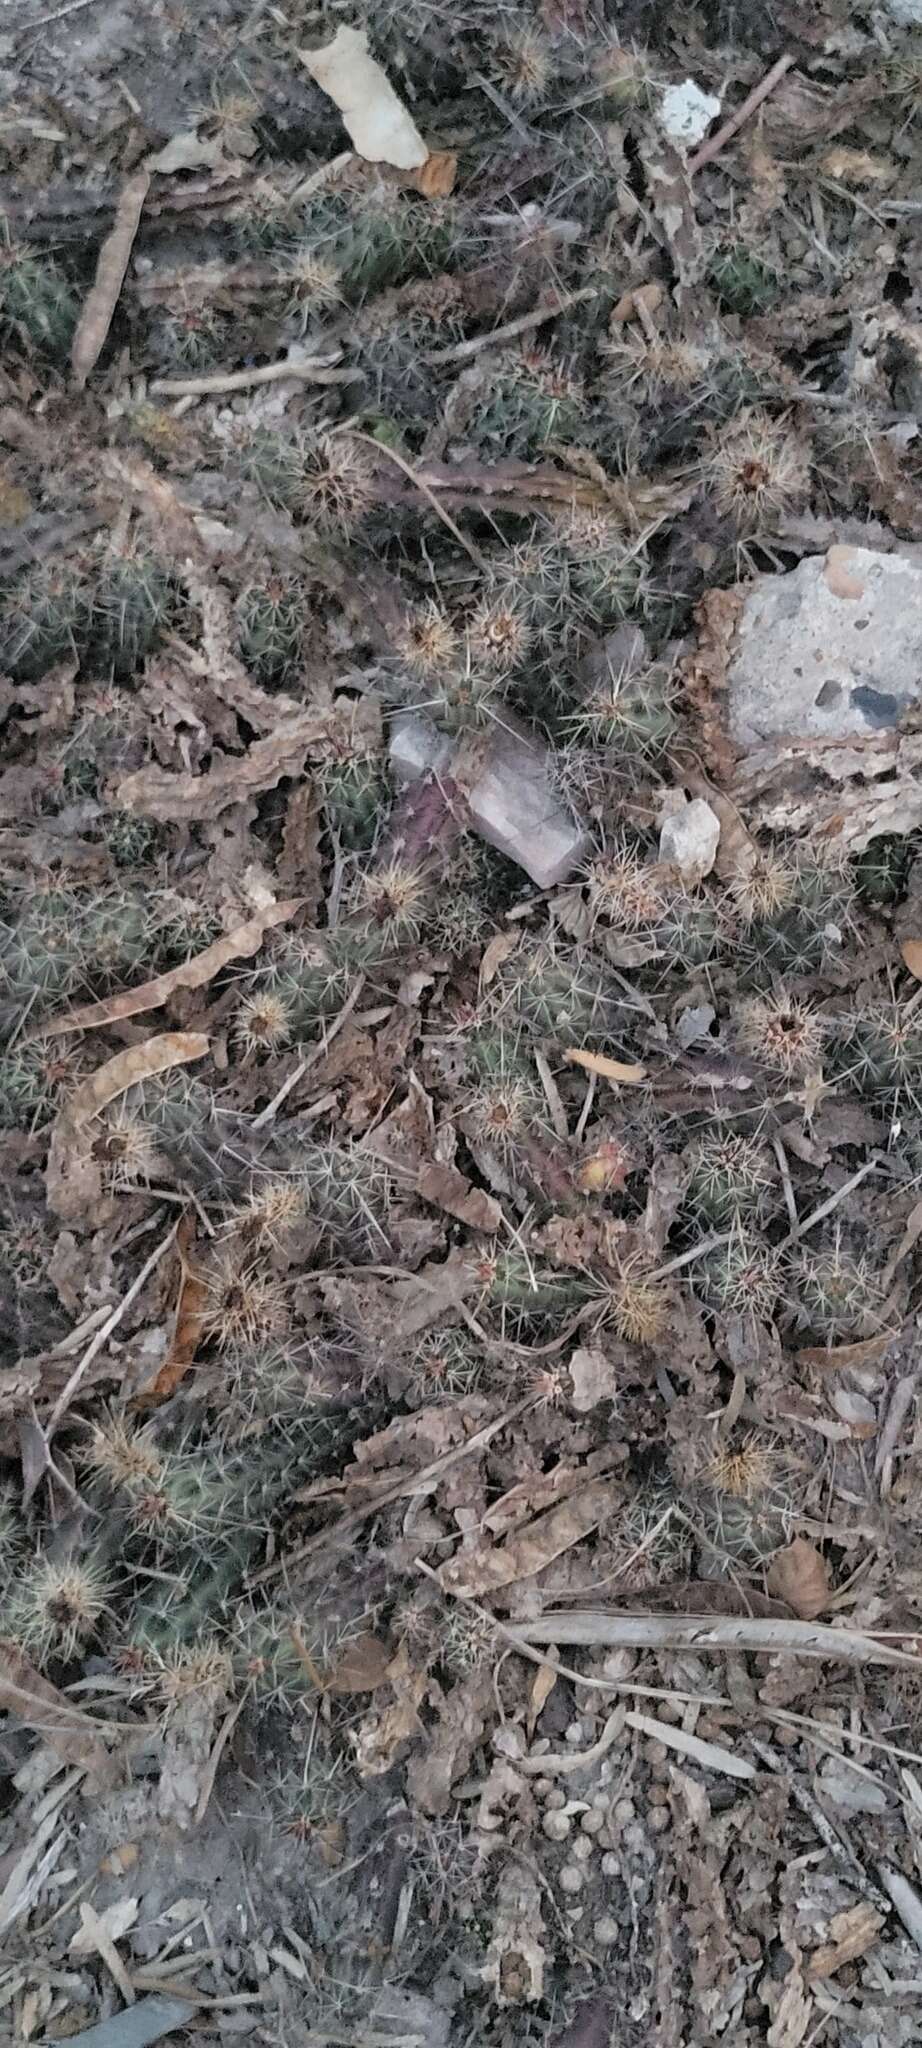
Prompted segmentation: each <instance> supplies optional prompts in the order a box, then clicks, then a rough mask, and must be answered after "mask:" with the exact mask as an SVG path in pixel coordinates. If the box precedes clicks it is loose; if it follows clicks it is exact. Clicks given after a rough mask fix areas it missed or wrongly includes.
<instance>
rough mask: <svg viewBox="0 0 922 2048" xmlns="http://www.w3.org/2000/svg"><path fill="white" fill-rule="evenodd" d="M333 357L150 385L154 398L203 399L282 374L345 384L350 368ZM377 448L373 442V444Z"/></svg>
mask: <svg viewBox="0 0 922 2048" xmlns="http://www.w3.org/2000/svg"><path fill="white" fill-rule="evenodd" d="M338 360H339V350H337V352H336V355H335V356H309V357H308V358H307V359H306V360H305V361H304V362H302V363H299V362H298V361H297V359H295V360H294V361H290V360H289V359H288V357H287V356H283V357H282V360H281V362H278V363H264V364H263V367H262V369H261V370H225V371H221V370H215V371H214V372H213V374H212V375H211V376H210V377H155V378H154V381H153V383H152V385H151V387H150V389H151V394H152V396H153V397H155V398H207V397H208V394H209V392H212V391H250V390H252V388H253V386H254V385H256V384H281V383H283V382H284V379H285V378H286V377H294V378H300V380H301V382H302V384H348V383H349V382H350V380H351V378H352V377H354V375H355V372H354V370H333V369H330V368H328V367H327V366H328V365H329V364H330V363H334V362H338ZM375 446H376V447H377V442H376V443H375Z"/></svg>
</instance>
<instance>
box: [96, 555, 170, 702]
mask: <svg viewBox="0 0 922 2048" xmlns="http://www.w3.org/2000/svg"><path fill="white" fill-rule="evenodd" d="M173 609H174V598H173V594H172V592H171V589H170V584H169V580H168V578H167V576H166V574H165V572H164V570H163V569H162V568H161V567H160V564H159V563H158V562H157V561H156V560H155V559H154V557H153V556H152V555H145V554H143V553H142V552H140V551H139V550H138V549H127V550H126V551H125V552H124V553H123V554H121V555H119V554H110V555H109V556H108V557H107V558H106V559H105V560H104V561H103V563H102V565H101V566H100V569H99V572H98V574H97V575H96V577H95V580H94V582H93V588H92V598H91V603H90V621H89V644H88V648H87V656H88V658H89V659H91V660H92V661H93V662H94V663H95V664H96V665H97V666H99V667H102V668H111V670H112V672H113V674H114V675H116V676H120V677H129V676H134V675H135V673H136V671H137V669H138V667H139V666H140V663H141V662H142V661H143V660H144V657H145V655H148V654H150V653H151V651H152V649H153V648H155V647H156V646H157V644H158V642H159V640H160V639H161V636H162V634H163V633H164V631H165V630H166V627H167V626H168V625H169V622H170V616H171V613H172V611H173Z"/></svg>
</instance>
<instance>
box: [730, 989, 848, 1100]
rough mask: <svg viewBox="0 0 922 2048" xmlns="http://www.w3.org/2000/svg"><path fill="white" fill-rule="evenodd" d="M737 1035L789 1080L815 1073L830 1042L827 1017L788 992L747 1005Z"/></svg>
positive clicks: (757, 1056)
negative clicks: (827, 1039)
mask: <svg viewBox="0 0 922 2048" xmlns="http://www.w3.org/2000/svg"><path fill="white" fill-rule="evenodd" d="M736 1032H737V1037H738V1040H739V1044H740V1046H741V1047H742V1049H743V1051H744V1052H747V1053H748V1054H749V1055H750V1057H751V1058H752V1059H756V1060H761V1061H762V1063H763V1065H764V1066H766V1067H770V1068H772V1069H773V1071H774V1072H775V1073H778V1074H782V1075H783V1076H784V1078H785V1080H793V1079H795V1078H796V1077H797V1076H800V1075H803V1074H810V1073H815V1072H816V1070H817V1068H818V1067H819V1064H820V1060H821V1058H822V1053H823V1047H824V1045H825V1042H826V1027H825V1023H824V1020H823V1018H822V1017H821V1016H820V1015H819V1014H818V1012H817V1011H816V1010H814V1009H812V1008H811V1006H810V1004H809V1003H807V1002H803V1001H802V1000H801V999H800V998H799V997H797V996H788V995H787V994H786V993H785V992H784V990H780V991H779V992H778V993H777V994H775V995H770V996H758V997H753V998H752V1000H751V1001H749V1002H746V1003H743V1004H742V1005H741V1006H740V1010H739V1013H738V1016H737V1020H736Z"/></svg>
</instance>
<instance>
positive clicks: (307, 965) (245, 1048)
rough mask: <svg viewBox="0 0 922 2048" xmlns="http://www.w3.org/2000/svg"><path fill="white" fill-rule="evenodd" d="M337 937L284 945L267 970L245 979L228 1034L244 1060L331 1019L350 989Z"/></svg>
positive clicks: (347, 962) (346, 964)
mask: <svg viewBox="0 0 922 2048" xmlns="http://www.w3.org/2000/svg"><path fill="white" fill-rule="evenodd" d="M343 952H346V953H348V948H344V949H342V950H341V949H340V948H339V947H338V945H337V942H336V934H335V933H334V934H324V933H316V934H312V935H308V934H305V935H303V936H302V935H299V936H297V937H293V938H288V939H286V940H283V941H282V942H281V943H280V944H279V945H277V946H276V948H275V950H274V952H273V953H272V954H271V956H270V958H269V960H268V962H267V965H266V966H265V967H262V968H258V969H256V970H255V971H253V972H251V973H250V974H248V975H247V976H246V977H245V978H244V986H245V987H246V990H247V993H246V995H245V996H244V997H243V998H242V1000H241V1002H240V1004H239V1006H238V1008H237V1010H236V1013H235V1016H234V1023H233V1034H234V1038H235V1040H236V1042H237V1044H238V1045H239V1047H240V1050H241V1052H242V1053H243V1054H244V1055H245V1056H246V1057H248V1058H257V1059H258V1058H262V1057H265V1056H267V1055H269V1054H271V1053H274V1052H278V1051H280V1050H281V1048H282V1047H283V1046H286V1045H291V1044H295V1043H297V1042H298V1041H299V1040H300V1039H302V1038H306V1037H309V1036H310V1035H311V1033H312V1032H313V1030H314V1028H315V1026H316V1025H317V1023H318V1021H319V1020H320V1019H321V1018H323V1017H331V1016H335V1015H336V1012H337V1010H339V1009H340V1007H341V1005H342V1003H343V1000H344V998H345V996H346V993H347V991H348V988H349V982H350V975H351V963H350V960H349V959H348V958H343Z"/></svg>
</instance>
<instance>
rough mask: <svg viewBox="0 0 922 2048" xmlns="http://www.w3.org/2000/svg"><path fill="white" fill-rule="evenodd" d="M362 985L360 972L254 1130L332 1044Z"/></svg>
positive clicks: (266, 1120)
mask: <svg viewBox="0 0 922 2048" xmlns="http://www.w3.org/2000/svg"><path fill="white" fill-rule="evenodd" d="M364 986H365V976H364V974H360V975H358V976H357V978H356V980H355V982H354V983H353V985H352V987H351V989H350V990H349V994H348V995H347V997H346V1000H345V1002H344V1004H343V1006H342V1009H341V1010H340V1013H339V1016H338V1017H334V1019H333V1022H332V1024H331V1025H330V1029H329V1031H325V1032H324V1034H323V1037H322V1038H321V1039H320V1041H319V1044H317V1045H314V1046H312V1047H311V1050H310V1052H306V1053H305V1055H304V1058H303V1059H301V1060H299V1061H298V1064H297V1066H296V1067H295V1068H294V1069H293V1071H292V1072H291V1073H290V1074H289V1075H288V1077H287V1079H286V1080H284V1081H283V1082H282V1085H281V1088H280V1089H279V1090H278V1093H277V1094H276V1095H273V1097H272V1101H271V1102H267V1103H266V1107H265V1109H261V1110H260V1112H259V1115H258V1116H257V1117H254V1118H253V1129H254V1131H261V1130H262V1129H263V1128H264V1126H265V1125H266V1124H271V1122H272V1119H273V1117H274V1116H275V1115H276V1113H277V1111H278V1110H280V1109H281V1106H282V1103H283V1102H284V1101H285V1100H286V1099H287V1097H288V1096H289V1095H290V1094H291V1091H292V1089H293V1088H296V1087H297V1085H298V1082H299V1081H300V1080H302V1079H303V1077H304V1075H305V1074H306V1073H308V1072H309V1071H310V1068H311V1067H313V1066H315V1065H316V1063H317V1061H318V1060H319V1059H322V1057H323V1054H324V1053H325V1052H326V1050H327V1047H328V1046H329V1045H332V1043H333V1040H334V1038H335V1037H336V1034H337V1032H339V1031H341V1030H342V1028H343V1025H344V1024H345V1022H346V1018H347V1017H348V1016H350V1015H351V1013H352V1011H353V1010H354V1009H355V1006H356V1003H357V1002H358V999H359V996H360V995H361V993H362V990H363V988H364Z"/></svg>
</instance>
